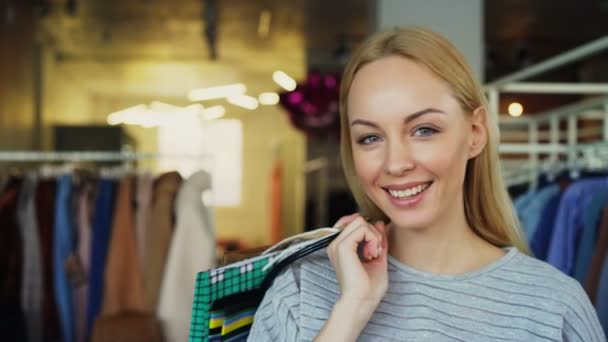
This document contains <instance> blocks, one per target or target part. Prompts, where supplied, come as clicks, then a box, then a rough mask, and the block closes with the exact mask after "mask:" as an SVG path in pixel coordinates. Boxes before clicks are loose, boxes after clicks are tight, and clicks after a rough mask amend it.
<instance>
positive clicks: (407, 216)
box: [387, 213, 432, 230]
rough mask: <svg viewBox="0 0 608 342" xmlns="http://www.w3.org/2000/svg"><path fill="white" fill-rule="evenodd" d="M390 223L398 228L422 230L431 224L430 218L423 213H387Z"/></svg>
mask: <svg viewBox="0 0 608 342" xmlns="http://www.w3.org/2000/svg"><path fill="white" fill-rule="evenodd" d="M387 216H388V217H389V218H390V219H391V224H392V225H393V226H394V227H395V228H398V229H407V230H423V229H425V228H426V227H428V226H430V225H431V222H432V219H431V218H429V217H428V215H425V214H424V213H388V215H387Z"/></svg>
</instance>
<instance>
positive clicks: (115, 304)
mask: <svg viewBox="0 0 608 342" xmlns="http://www.w3.org/2000/svg"><path fill="white" fill-rule="evenodd" d="M133 185H134V180H133V178H132V177H125V178H124V179H122V181H121V182H120V185H119V187H118V193H117V195H116V204H115V207H114V219H113V226H112V234H111V237H110V246H109V249H108V259H107V264H106V270H105V286H104V296H103V308H102V315H107V316H112V315H117V314H120V313H125V312H145V311H146V306H145V296H144V284H143V277H142V271H141V266H140V265H141V261H140V260H139V255H138V253H137V239H136V231H135V219H134V217H133V201H132V198H133Z"/></svg>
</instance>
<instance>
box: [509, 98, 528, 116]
mask: <svg viewBox="0 0 608 342" xmlns="http://www.w3.org/2000/svg"><path fill="white" fill-rule="evenodd" d="M507 110H508V111H509V115H511V116H514V117H518V116H521V114H523V112H524V107H523V106H522V105H521V103H519V102H513V103H511V104H510V105H509V108H508V109H507Z"/></svg>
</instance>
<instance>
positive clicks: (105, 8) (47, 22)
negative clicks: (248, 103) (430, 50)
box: [41, 0, 369, 96]
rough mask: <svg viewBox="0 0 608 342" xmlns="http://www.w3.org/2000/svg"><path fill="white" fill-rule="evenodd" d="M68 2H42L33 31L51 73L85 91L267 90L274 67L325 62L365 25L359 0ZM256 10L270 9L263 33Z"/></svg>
mask: <svg viewBox="0 0 608 342" xmlns="http://www.w3.org/2000/svg"><path fill="white" fill-rule="evenodd" d="M69 3H70V1H68V0H53V1H50V2H49V10H48V14H47V15H46V16H45V17H44V19H43V20H42V25H41V27H42V30H41V32H42V35H43V39H44V41H45V43H46V44H45V45H46V46H47V52H49V53H51V54H52V55H53V56H52V57H53V59H54V61H55V62H56V63H55V64H54V67H55V68H56V69H57V70H59V71H60V72H58V73H57V74H62V75H69V78H70V79H73V80H76V81H77V82H79V83H81V84H82V85H83V86H84V87H86V88H87V89H89V90H90V91H92V92H95V93H111V92H116V91H120V92H121V93H133V94H137V95H142V94H159V95H168V96H173V95H175V96H177V95H178V94H180V95H183V94H184V92H185V91H186V90H185V89H186V88H188V89H191V88H192V87H201V86H211V85H218V84H225V83H231V82H246V83H251V84H254V85H253V87H254V88H255V87H256V86H257V87H258V88H260V90H262V89H266V90H268V88H269V87H276V86H275V85H273V83H272V80H271V78H270V75H271V73H272V72H273V71H274V70H277V69H280V70H284V71H286V72H287V73H288V74H290V75H292V76H294V77H296V78H302V77H304V75H305V72H306V69H307V65H308V64H309V63H313V64H315V65H331V66H334V64H335V63H336V62H337V58H338V57H339V56H336V52H335V50H336V49H337V48H339V47H340V45H341V44H343V45H349V44H351V43H352V40H360V39H362V38H363V37H365V35H366V34H367V29H368V26H367V13H368V12H367V6H369V4H368V2H367V1H365V0H356V1H346V0H343V1H332V2H326V1H320V0H313V1H310V0H309V1H306V0H293V1H278V0H276V1H275V0H262V1H243V0H221V1H219V0H218V1H212V0H211V1H210V0H180V1H170V0H129V1H117V0H107V1H95V0H79V1H76V2H75V3H76V7H75V10H74V12H73V13H74V14H71V13H70V11H69V10H68V8H69V6H68V4H69ZM263 11H267V12H268V13H270V14H271V16H270V18H271V19H270V25H269V31H268V34H267V35H266V36H263V35H260V34H259V33H258V26H259V24H260V21H261V14H262V13H263ZM343 13H349V14H350V15H348V16H346V15H343ZM207 25H209V26H207ZM209 28H211V29H213V30H215V31H216V39H215V43H214V44H210V42H209V38H208V36H207V35H206V30H208V29H209ZM211 46H214V47H215V48H216V51H217V58H215V59H213V58H211V51H212V49H211ZM167 76H170V77H167ZM163 79H166V80H168V82H163V81H162V80H163ZM262 79H263V80H264V81H259V80H262ZM176 80H179V81H176ZM167 83H172V85H167ZM256 84H257V85H256Z"/></svg>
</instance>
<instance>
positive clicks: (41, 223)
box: [2, 179, 61, 341]
mask: <svg viewBox="0 0 608 342" xmlns="http://www.w3.org/2000/svg"><path fill="white" fill-rule="evenodd" d="M56 186H57V182H56V181H55V180H54V179H40V181H39V182H38V188H37V189H36V218H37V221H38V233H39V234H40V249H41V256H42V317H43V322H44V326H43V332H42V335H43V336H44V340H45V341H59V340H60V339H61V328H60V326H59V317H58V315H57V304H56V302H55V292H54V286H53V280H54V279H53V274H54V272H53V270H54V267H53V249H54V248H53V242H54V241H55V237H54V226H53V223H54V222H55V197H56ZM2 222H3V223H4V222H5V221H4V220H2Z"/></svg>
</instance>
